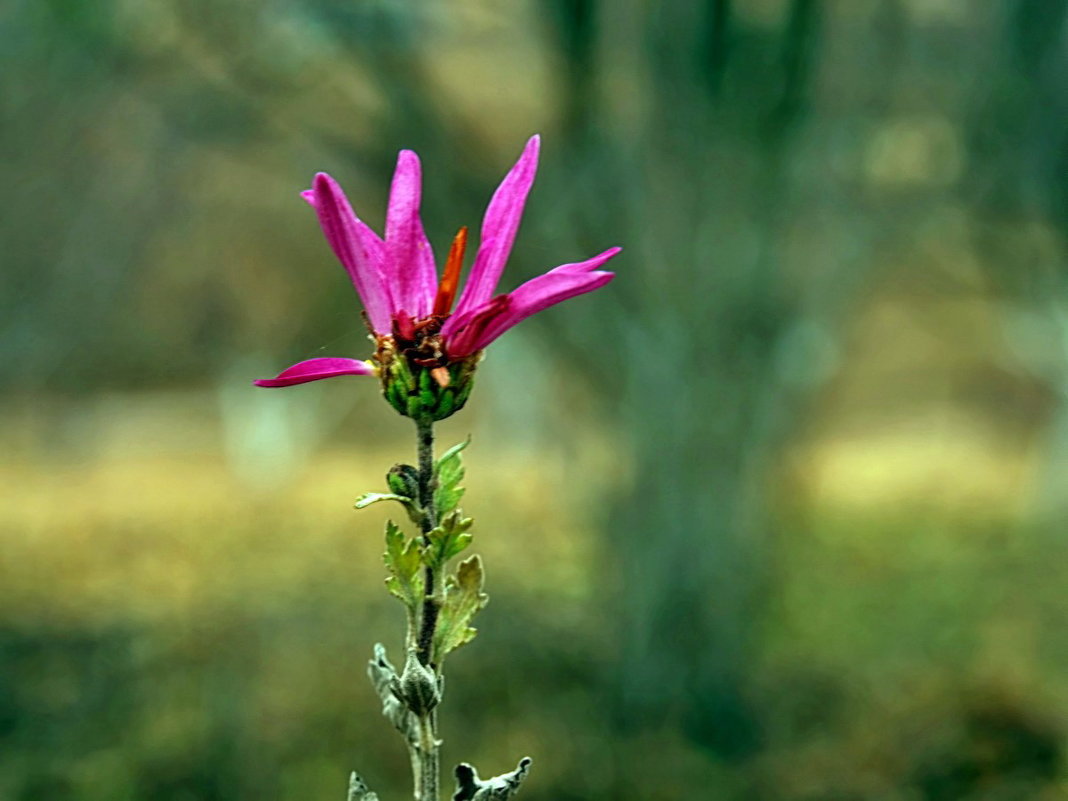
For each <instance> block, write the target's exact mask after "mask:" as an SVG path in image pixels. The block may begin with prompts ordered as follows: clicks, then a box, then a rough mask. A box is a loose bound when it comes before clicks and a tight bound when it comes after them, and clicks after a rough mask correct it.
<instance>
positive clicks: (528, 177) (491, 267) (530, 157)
mask: <svg viewBox="0 0 1068 801" xmlns="http://www.w3.org/2000/svg"><path fill="white" fill-rule="evenodd" d="M540 146H541V138H540V137H538V136H536V135H535V136H532V137H530V139H529V140H528V141H527V145H526V147H525V148H524V149H523V154H522V155H521V156H520V157H519V161H517V162H516V163H515V166H514V167H512V169H511V170H510V171H509V172H508V174H507V175H506V176H504V180H503V181H501V185H500V186H498V187H497V191H496V192H494V193H493V198H492V199H491V200H490V202H489V206H487V207H486V216H485V217H483V218H482V233H481V234H480V235H479V248H478V255H477V256H475V261H474V264H472V265H471V274H470V275H469V276H468V278H467V283H466V284H465V285H464V291H463V294H462V295H461V296H460V302H459V303H458V304H457V305H456V313H457V314H461V313H463V312H465V311H471V310H473V309H475V308H476V307H478V306H481V305H482V304H484V303H485V302H486V301H488V300H489V299H490V298H491V297H492V296H493V293H494V292H495V291H496V289H497V282H498V281H499V280H500V278H501V273H502V272H503V271H504V264H505V262H506V261H508V255H509V254H510V253H511V252H512V244H513V243H514V242H515V235H516V232H517V231H518V230H519V221H520V220H521V219H522V218H523V206H524V205H526V202H527V195H528V194H530V187H531V186H532V185H533V183H534V174H535V173H536V172H537V170H538V150H539V148H540Z"/></svg>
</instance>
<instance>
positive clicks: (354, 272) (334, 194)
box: [304, 172, 393, 334]
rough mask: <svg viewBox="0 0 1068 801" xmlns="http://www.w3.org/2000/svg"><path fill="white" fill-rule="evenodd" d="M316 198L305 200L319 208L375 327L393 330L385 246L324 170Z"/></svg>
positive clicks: (324, 226)
mask: <svg viewBox="0 0 1068 801" xmlns="http://www.w3.org/2000/svg"><path fill="white" fill-rule="evenodd" d="M312 192H313V195H314V196H313V197H312V198H309V197H308V196H307V194H305V195H304V199H305V200H308V202H309V203H311V204H312V206H313V207H314V208H315V211H316V213H317V214H318V215H319V225H320V226H322V229H323V233H324V234H326V239H327V241H328V242H329V243H330V247H332V248H333V249H334V253H335V254H336V255H337V257H338V260H339V261H340V262H341V263H342V265H344V267H345V269H346V270H347V271H348V274H349V278H351V279H352V283H353V286H355V287H356V292H357V293H359V295H360V300H362V301H363V306H364V308H365V309H366V310H367V317H368V319H369V320H370V321H371V326H372V327H373V328H374V329H375V331H377V332H378V333H380V334H385V333H389V329H390V312H391V311H392V307H393V303H392V298H391V294H390V288H389V275H388V274H387V273H386V271H385V266H386V257H385V245H384V244H383V242H382V240H381V239H379V238H378V235H377V234H375V232H374V231H372V230H371V229H370V228H368V227H367V224H366V223H364V222H362V221H361V220H360V219H359V218H358V217H357V216H356V215H355V214H354V213H353V211H352V207H351V206H350V205H349V201H348V198H346V197H345V193H344V192H342V191H341V187H340V186H338V183H337V181H335V180H334V179H333V178H331V177H330V176H329V175H327V174H326V173H324V172H321V173H319V174H318V175H316V176H315V181H314V182H313V184H312Z"/></svg>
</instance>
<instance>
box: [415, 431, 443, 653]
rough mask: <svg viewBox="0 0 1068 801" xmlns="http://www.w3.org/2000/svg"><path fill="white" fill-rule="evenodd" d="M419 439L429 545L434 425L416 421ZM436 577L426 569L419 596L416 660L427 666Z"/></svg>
mask: <svg viewBox="0 0 1068 801" xmlns="http://www.w3.org/2000/svg"><path fill="white" fill-rule="evenodd" d="M416 431H417V436H418V439H419V506H420V507H421V508H422V510H423V521H422V529H423V542H424V544H425V545H429V544H430V540H429V538H428V536H427V535H428V534H429V533H430V530H431V529H433V528H434V526H436V525H437V524H438V520H437V510H435V509H434V489H435V487H434V484H435V481H434V424H433V423H431V422H428V421H423V420H419V421H418V422H416ZM436 582H437V576H436V575H435V574H434V570H433V568H431V567H427V569H426V589H425V593H424V595H423V620H422V625H421V627H420V630H419V639H418V643H417V645H418V656H419V661H420V662H421V663H422V664H424V665H427V666H429V665H430V655H431V648H432V646H433V644H434V629H435V628H436V627H437V624H438V600H437V598H436V597H435V594H434V593H435V589H436Z"/></svg>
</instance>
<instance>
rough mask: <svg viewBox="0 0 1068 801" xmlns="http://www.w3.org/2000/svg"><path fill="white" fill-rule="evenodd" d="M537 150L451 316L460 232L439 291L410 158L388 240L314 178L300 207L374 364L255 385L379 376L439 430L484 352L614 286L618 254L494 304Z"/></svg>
mask: <svg viewBox="0 0 1068 801" xmlns="http://www.w3.org/2000/svg"><path fill="white" fill-rule="evenodd" d="M539 145H540V140H539V138H538V137H537V136H533V137H531V138H530V140H529V141H528V142H527V145H526V147H525V148H524V150H523V153H522V155H521V156H520V157H519V161H517V162H516V164H515V166H514V167H512V169H511V170H510V171H509V172H508V174H507V175H506V176H505V177H504V180H503V181H502V182H501V184H500V186H499V187H497V191H496V192H494V194H493V197H492V199H491V200H490V202H489V206H488V207H487V208H486V214H485V216H484V217H483V219H482V229H481V232H480V236H479V246H478V251H477V253H476V255H475V259H474V263H473V264H472V266H471V270H470V274H469V275H468V277H467V281H466V282H465V284H464V287H463V291H462V292H461V293H460V296H459V300H458V301H456V307H455V309H454V308H453V303H454V301H455V300H456V295H457V291H458V289H459V286H460V273H461V268H462V266H463V258H464V252H465V249H466V244H467V229H466V228H461V229H460V231H459V233H458V234H457V235H456V238H455V239H454V240H453V242H452V246H451V248H450V249H449V253H448V256H447V257H446V259H445V262H444V265H443V269H442V274H441V278H440V280H439V278H438V272H437V268H436V266H435V261H434V253H433V250H432V248H431V246H430V241H429V240H428V239H427V236H426V232H425V231H424V230H423V223H422V220H421V219H420V217H419V203H420V197H421V194H422V176H421V170H420V165H419V157H418V156H416V154H415V153H413V152H412V151H410V150H402V151H401V152H400V155H399V156H398V157H397V169H396V171H395V172H394V174H393V183H392V186H391V188H390V195H389V205H388V207H387V211H386V230H385V237H384V238H381V237H379V236H378V235H377V234H376V233H375V232H374V231H372V230H371V228H370V227H368V226H367V224H366V223H364V222H363V221H361V220H360V219H359V218H358V217H357V216H356V215H355V213H353V211H352V207H351V206H350V205H349V202H348V199H347V198H346V197H345V193H344V192H342V191H341V187H340V186H339V185H338V184H337V182H336V181H335V180H334V179H333V178H331V177H330V176H329V175H327V174H325V173H319V174H318V175H316V176H315V180H314V182H313V183H312V188H311V189H309V190H307V191H306V192H304V193H303V197H304V199H305V200H307V201H308V202H309V203H310V204H311V205H312V206H313V207H314V209H315V211H316V214H318V216H319V224H320V225H321V226H322V229H323V233H324V234H325V235H326V239H327V241H328V242H329V243H330V246H331V248H333V250H334V253H335V254H336V255H337V258H338V260H339V261H340V262H341V264H342V265H343V266H344V267H345V269H346V271H347V272H348V274H349V277H350V278H351V279H352V283H353V285H354V286H355V287H356V292H357V293H358V294H359V296H360V299H361V300H362V301H363V307H364V311H365V313H366V314H365V317H366V320H367V324H368V327H369V328H370V329H371V334H372V337H373V338H374V340H375V344H376V350H375V354H374V356H373V357H372V360H371V361H360V360H357V359H345V358H317V359H308V360H307V361H303V362H300V363H299V364H295V365H293V366H292V367H290V368H288V369H286V370H284V371H282V372H281V373H280V374H279V375H278V376H277V377H275V378H271V379H264V380H260V381H256V382H255V383H256V384H257V385H258V386H261V387H284V386H291V385H293V384H303V383H305V382H308V381H317V380H319V379H321V378H333V377H335V376H341V375H378V376H379V378H380V379H381V380H382V388H383V393H384V394H385V396H386V399H387V400H389V402H390V403H391V404H392V405H393V406H394V408H396V409H397V410H398V411H399V412H400V413H401V414H405V415H407V416H409V417H414V418H420V417H423V418H428V419H442V418H444V417H447V416H449V415H450V414H452V413H453V412H455V411H456V410H458V409H459V408H460V407H461V406H463V404H464V403H465V402H466V400H467V395H468V393H469V392H470V389H471V381H472V378H473V375H474V370H475V366H476V365H477V363H478V360H479V358H480V357H481V354H482V350H483V349H484V348H485V347H486V346H487V345H489V344H490V343H491V342H493V341H494V340H495V339H497V337H499V336H500V335H501V334H503V333H504V332H505V331H507V330H508V329H509V328H511V327H512V326H514V325H516V324H517V323H519V322H521V321H523V320H525V319H526V318H527V317H530V316H531V315H533V314H536V313H537V312H539V311H542V310H544V309H547V308H548V307H550V306H553V305H555V304H557V303H560V302H561V301H563V300H567V299H568V298H573V297H575V296H576V295H582V294H584V293H586V292H591V291H593V290H594V289H598V288H600V287H602V286H604V285H605V284H607V283H608V282H609V281H611V280H612V278H613V277H614V274H613V273H610V272H606V271H604V270H601V269H599V268H600V267H602V266H603V265H604V264H605V263H606V262H607V261H608V260H609V259H611V258H612V257H613V256H615V255H616V254H617V253H618V252H619V250H620V249H619V248H609V249H608V250H606V251H604V252H603V253H600V254H598V255H597V256H594V257H593V258H590V259H587V260H585V261H581V262H575V263H572V264H564V265H561V266H559V267H556V268H554V269H552V270H549V272H547V273H545V274H544V275H540V276H538V277H536V278H533V279H531V280H530V281H527V282H526V283H525V284H522V285H521V286H519V287H518V288H516V289H514V290H513V291H511V292H509V293H506V294H496V291H497V283H498V281H499V280H500V277H501V273H502V272H503V271H504V265H505V263H506V262H507V260H508V256H509V254H510V253H511V250H512V244H513V243H514V242H515V237H516V233H517V231H518V230H519V222H520V220H521V219H522V216H523V207H524V205H525V204H526V200H527V195H528V194H529V193H530V187H531V185H532V184H533V183H534V173H535V172H536V170H537V166H538V148H539Z"/></svg>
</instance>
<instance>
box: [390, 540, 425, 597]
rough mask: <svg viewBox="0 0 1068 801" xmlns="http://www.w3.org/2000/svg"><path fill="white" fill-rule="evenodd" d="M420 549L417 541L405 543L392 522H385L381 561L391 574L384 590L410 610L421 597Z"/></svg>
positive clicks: (421, 564) (421, 563)
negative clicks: (384, 541) (384, 550)
mask: <svg viewBox="0 0 1068 801" xmlns="http://www.w3.org/2000/svg"><path fill="white" fill-rule="evenodd" d="M421 552H422V548H421V547H420V546H419V542H418V541H417V540H414V539H413V540H407V541H405V537H404V534H403V533H402V532H401V530H400V528H399V527H398V526H397V524H396V523H394V522H393V521H392V520H389V521H387V522H386V552H385V553H384V554H383V559H384V560H385V562H386V567H387V568H389V572H390V573H391V575H390V577H389V578H387V579H386V588H387V589H388V590H389V591H390V592H391V593H392V594H393V595H395V596H397V597H398V598H400V599H401V600H402V601H404V603H405V604H407V605H408V606H409V607H410V608H412V609H415V608H416V606H417V605H418V604H419V602H420V601H421V600H422V597H423V576H422V574H421V572H420V568H421V567H422V566H423V562H422V553H421Z"/></svg>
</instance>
